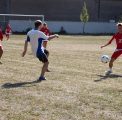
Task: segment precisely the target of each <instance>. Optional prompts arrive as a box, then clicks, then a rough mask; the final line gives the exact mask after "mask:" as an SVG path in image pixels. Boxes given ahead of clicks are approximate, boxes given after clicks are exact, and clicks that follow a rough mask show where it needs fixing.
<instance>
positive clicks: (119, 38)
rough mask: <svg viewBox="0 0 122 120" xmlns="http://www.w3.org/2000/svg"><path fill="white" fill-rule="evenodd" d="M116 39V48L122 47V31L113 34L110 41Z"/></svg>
mask: <svg viewBox="0 0 122 120" xmlns="http://www.w3.org/2000/svg"><path fill="white" fill-rule="evenodd" d="M114 39H115V40H116V45H117V48H116V49H122V33H116V34H115V35H113V37H112V39H111V40H110V41H109V43H111V42H112V41H113V40H114Z"/></svg>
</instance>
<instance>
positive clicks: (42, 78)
mask: <svg viewBox="0 0 122 120" xmlns="http://www.w3.org/2000/svg"><path fill="white" fill-rule="evenodd" d="M42 80H46V78H45V77H44V76H40V77H39V79H38V80H37V81H38V82H41V81H42Z"/></svg>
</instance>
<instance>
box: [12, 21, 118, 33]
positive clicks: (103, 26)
mask: <svg viewBox="0 0 122 120" xmlns="http://www.w3.org/2000/svg"><path fill="white" fill-rule="evenodd" d="M47 24H48V27H49V29H50V30H51V31H52V32H59V31H60V29H61V27H63V28H64V30H65V31H66V32H67V33H69V34H81V33H83V23H81V22H67V21H65V22H59V21H50V22H49V21H47ZM10 25H11V27H12V30H13V31H14V32H15V31H17V32H22V31H26V29H27V28H29V27H34V25H33V22H32V23H30V22H28V21H17V20H11V21H10ZM115 32H116V24H115V23H113V22H111V23H110V22H88V23H86V25H85V33H90V34H103V33H115Z"/></svg>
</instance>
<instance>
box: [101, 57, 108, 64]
mask: <svg viewBox="0 0 122 120" xmlns="http://www.w3.org/2000/svg"><path fill="white" fill-rule="evenodd" d="M109 61H110V58H109V56H108V55H102V56H101V62H102V63H108V62H109Z"/></svg>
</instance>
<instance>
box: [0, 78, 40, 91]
mask: <svg viewBox="0 0 122 120" xmlns="http://www.w3.org/2000/svg"><path fill="white" fill-rule="evenodd" d="M35 83H39V82H38V81H37V80H36V81H32V82H19V83H5V84H3V85H2V88H6V89H10V88H18V87H30V86H28V85H32V84H33V85H34V84H35Z"/></svg>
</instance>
